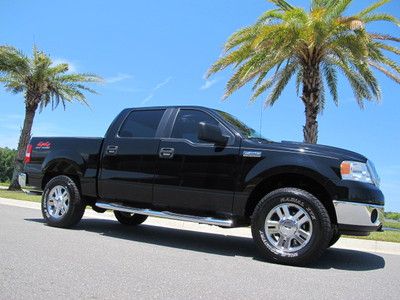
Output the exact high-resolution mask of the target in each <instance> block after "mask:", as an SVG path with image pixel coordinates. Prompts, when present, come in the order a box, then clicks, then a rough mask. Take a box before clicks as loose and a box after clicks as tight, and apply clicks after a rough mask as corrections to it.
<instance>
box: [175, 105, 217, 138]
mask: <svg viewBox="0 0 400 300" xmlns="http://www.w3.org/2000/svg"><path fill="white" fill-rule="evenodd" d="M200 122H205V123H209V124H213V125H220V124H219V122H218V121H217V120H215V119H214V118H213V117H211V116H210V115H209V114H207V113H204V112H202V111H199V110H192V109H181V110H180V111H179V113H178V115H177V117H176V120H175V124H174V128H173V130H172V136H171V137H173V138H179V139H187V140H189V141H192V142H193V143H205V142H204V141H201V140H199V139H198V130H199V123H200Z"/></svg>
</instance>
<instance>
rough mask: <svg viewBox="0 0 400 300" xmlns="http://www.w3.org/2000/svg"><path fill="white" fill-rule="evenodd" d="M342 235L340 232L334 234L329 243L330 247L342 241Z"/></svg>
mask: <svg viewBox="0 0 400 300" xmlns="http://www.w3.org/2000/svg"><path fill="white" fill-rule="evenodd" d="M341 236H342V235H341V234H340V233H338V232H334V233H333V235H332V238H331V240H330V242H329V247H332V246H333V245H335V244H336V243H337V241H338V240H339V239H340V237H341Z"/></svg>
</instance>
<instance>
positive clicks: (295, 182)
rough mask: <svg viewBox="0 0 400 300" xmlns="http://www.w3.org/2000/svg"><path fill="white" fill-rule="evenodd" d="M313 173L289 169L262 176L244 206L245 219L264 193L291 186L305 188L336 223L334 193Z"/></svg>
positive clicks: (248, 217) (251, 212) (249, 215)
mask: <svg viewBox="0 0 400 300" xmlns="http://www.w3.org/2000/svg"><path fill="white" fill-rule="evenodd" d="M315 175H316V174H313V175H310V173H308V174H306V173H304V172H301V173H300V172H295V171H294V170H291V171H288V172H283V173H277V174H274V175H271V176H269V177H265V178H263V179H262V180H260V181H259V182H258V183H257V184H256V185H255V187H254V189H253V190H252V191H251V193H250V195H249V197H248V199H247V202H246V206H245V217H246V219H247V220H250V218H251V215H252V214H253V211H254V208H255V207H256V206H257V204H258V203H259V202H260V200H261V199H262V197H264V196H265V195H266V194H268V193H269V192H272V191H274V190H276V189H279V188H284V187H293V188H299V189H302V190H305V191H307V192H309V193H310V194H312V195H314V196H315V197H316V198H317V199H319V200H320V201H321V202H322V204H323V205H324V207H325V208H326V210H327V211H328V213H329V216H330V218H331V221H332V223H334V224H337V218H336V212H335V208H334V206H333V202H332V200H333V199H334V194H333V193H332V191H331V189H329V187H328V186H329V184H327V183H326V182H324V180H322V179H321V178H318V177H316V176H315Z"/></svg>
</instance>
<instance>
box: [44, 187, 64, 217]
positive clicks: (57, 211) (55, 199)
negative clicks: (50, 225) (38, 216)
mask: <svg viewBox="0 0 400 300" xmlns="http://www.w3.org/2000/svg"><path fill="white" fill-rule="evenodd" d="M69 201H70V195H69V192H68V190H67V189H66V188H65V187H64V186H62V185H56V186H55V187H53V188H52V189H51V190H50V193H49V194H48V196H47V203H46V206H47V211H48V213H49V215H50V216H51V217H53V218H55V219H59V218H61V217H62V216H63V215H65V214H66V213H67V212H68V208H69Z"/></svg>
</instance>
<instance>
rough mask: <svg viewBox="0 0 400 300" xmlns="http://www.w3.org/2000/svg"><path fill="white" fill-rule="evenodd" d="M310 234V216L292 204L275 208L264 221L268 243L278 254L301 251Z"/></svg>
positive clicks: (284, 204) (311, 230)
mask: <svg viewBox="0 0 400 300" xmlns="http://www.w3.org/2000/svg"><path fill="white" fill-rule="evenodd" d="M312 232H313V228H312V222H311V217H310V215H309V214H308V212H307V211H306V210H305V209H303V208H302V207H300V206H299V205H297V204H294V203H283V204H279V205H277V206H275V207H274V208H273V209H272V210H271V211H270V212H269V213H268V215H267V217H266V219H265V234H266V237H267V239H268V242H269V243H270V245H271V246H272V247H274V248H275V249H276V250H277V251H278V252H280V253H291V252H296V251H299V250H301V249H303V248H304V247H305V246H306V245H307V244H308V242H309V241H310V239H311V236H312Z"/></svg>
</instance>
